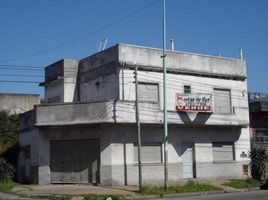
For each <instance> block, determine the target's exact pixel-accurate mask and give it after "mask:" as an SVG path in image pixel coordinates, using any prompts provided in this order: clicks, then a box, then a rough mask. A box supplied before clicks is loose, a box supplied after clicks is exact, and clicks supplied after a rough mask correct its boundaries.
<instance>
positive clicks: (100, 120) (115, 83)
mask: <svg viewBox="0 0 268 200" xmlns="http://www.w3.org/2000/svg"><path fill="white" fill-rule="evenodd" d="M161 54H162V51H161V49H155V48H148V47H140V46H133V45H126V44H118V45H115V46H113V47H111V48H109V49H106V50H103V51H101V52H98V53H96V54H94V55H91V56H89V57H86V58H84V59H82V60H79V61H78V60H71V59H63V60H61V61H59V62H56V63H54V64H52V65H50V66H48V67H47V68H46V70H45V73H46V74H45V75H46V80H45V82H44V83H42V84H41V85H42V86H44V88H45V104H42V105H38V106H36V107H35V109H34V110H32V111H30V112H27V113H25V114H24V115H23V116H22V117H21V125H20V147H21V152H20V159H19V169H20V170H19V178H20V180H21V181H22V182H31V183H36V184H52V183H93V184H102V185H137V184H138V155H137V154H138V153H137V132H136V130H137V128H136V115H135V74H134V71H135V66H137V67H138V88H139V89H138V93H139V102H140V103H139V108H140V109H139V113H140V122H141V142H142V146H141V159H142V163H143V164H142V175H143V182H144V183H146V184H156V183H163V179H164V163H163V162H164V148H163V146H164V145H163V135H164V133H163V100H162V99H163V92H162V91H163V82H162V72H163V70H162V59H161ZM166 65H167V109H168V116H167V118H168V146H167V149H168V172H169V173H168V180H169V183H170V184H172V183H175V182H177V181H180V180H181V179H192V178H197V179H199V178H241V177H246V176H247V175H248V171H247V169H248V168H247V167H248V163H249V159H248V157H247V153H248V150H249V148H250V139H249V127H248V125H249V112H248V98H247V77H246V76H247V75H246V64H245V61H243V60H240V59H232V58H223V57H217V56H209V55H200V54H194V53H186V52H177V51H167V55H166Z"/></svg>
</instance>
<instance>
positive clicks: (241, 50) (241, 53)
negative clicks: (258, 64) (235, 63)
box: [239, 48, 244, 60]
mask: <svg viewBox="0 0 268 200" xmlns="http://www.w3.org/2000/svg"><path fill="white" fill-rule="evenodd" d="M239 51H240V60H243V59H244V58H243V49H242V48H239Z"/></svg>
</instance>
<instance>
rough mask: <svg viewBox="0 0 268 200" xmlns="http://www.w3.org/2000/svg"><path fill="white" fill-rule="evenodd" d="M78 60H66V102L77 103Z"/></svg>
mask: <svg viewBox="0 0 268 200" xmlns="http://www.w3.org/2000/svg"><path fill="white" fill-rule="evenodd" d="M77 73H78V60H74V59H64V102H74V101H77V95H78V94H77V91H76V87H77V84H76V81H77Z"/></svg>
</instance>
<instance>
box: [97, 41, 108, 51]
mask: <svg viewBox="0 0 268 200" xmlns="http://www.w3.org/2000/svg"><path fill="white" fill-rule="evenodd" d="M107 42H108V38H105V39H103V40H101V41H100V45H99V50H98V52H100V51H103V50H104V49H105V48H106V45H107Z"/></svg>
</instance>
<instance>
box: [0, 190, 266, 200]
mask: <svg viewBox="0 0 268 200" xmlns="http://www.w3.org/2000/svg"><path fill="white" fill-rule="evenodd" d="M0 200H31V199H30V198H23V197H18V196H16V195H11V194H5V193H1V192H0ZM158 200H159V199H158ZM160 200H268V190H260V191H250V192H235V193H227V194H213V195H203V196H191V197H176V198H162V199H160Z"/></svg>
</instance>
